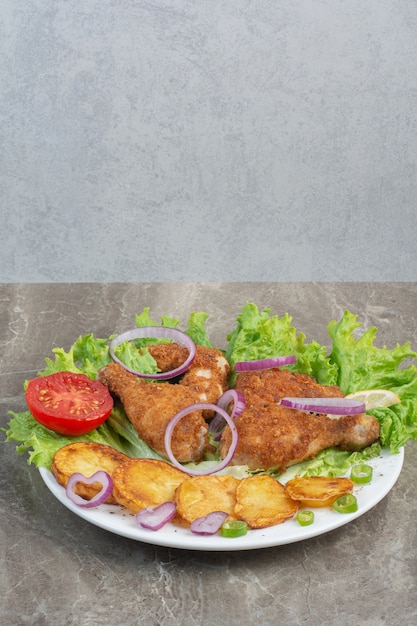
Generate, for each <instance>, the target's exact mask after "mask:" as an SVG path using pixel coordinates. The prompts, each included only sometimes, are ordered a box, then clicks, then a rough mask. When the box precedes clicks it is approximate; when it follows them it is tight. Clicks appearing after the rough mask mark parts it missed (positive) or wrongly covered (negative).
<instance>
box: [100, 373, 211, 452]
mask: <svg viewBox="0 0 417 626" xmlns="http://www.w3.org/2000/svg"><path fill="white" fill-rule="evenodd" d="M99 380H100V381H101V382H102V383H103V384H104V385H106V386H107V387H108V389H109V391H110V393H112V394H114V395H116V396H118V397H119V398H120V400H121V402H122V404H123V407H124V409H125V412H126V415H127V417H128V419H129V421H130V422H131V423H132V424H133V426H134V428H135V430H136V431H137V433H138V435H139V436H140V437H141V439H143V440H144V441H145V442H146V443H147V444H148V445H149V446H150V447H151V448H153V449H154V450H155V451H156V452H158V454H160V455H161V456H164V457H166V456H167V455H166V450H165V444H164V436H165V430H166V427H167V425H168V423H169V421H170V420H171V419H172V418H173V417H174V415H175V414H176V413H178V411H180V410H181V409H183V408H185V407H187V406H189V405H190V404H195V403H197V402H199V399H198V395H197V394H196V392H195V391H193V390H192V389H189V388H188V387H186V386H184V385H177V384H170V383H167V382H164V383H153V382H145V381H144V380H143V379H139V378H137V376H135V375H134V374H131V373H130V372H128V371H127V370H126V369H125V368H124V367H123V366H121V365H119V364H118V363H110V364H109V365H106V367H104V368H103V369H102V370H100V372H99ZM207 431H208V427H207V423H206V421H205V420H204V418H203V416H202V412H201V411H194V412H193V413H190V414H189V415H186V416H185V417H184V418H183V419H182V420H180V422H179V423H178V424H177V426H176V427H175V429H174V432H173V434H172V439H171V448H172V452H173V454H174V456H175V457H176V459H177V460H178V461H179V462H181V463H186V462H190V461H199V460H200V459H201V458H202V456H203V454H204V451H205V449H206V447H207V444H208V437H207Z"/></svg>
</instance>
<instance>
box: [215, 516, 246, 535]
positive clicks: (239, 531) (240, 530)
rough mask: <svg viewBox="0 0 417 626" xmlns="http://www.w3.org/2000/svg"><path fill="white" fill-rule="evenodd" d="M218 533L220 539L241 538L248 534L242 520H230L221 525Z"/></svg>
mask: <svg viewBox="0 0 417 626" xmlns="http://www.w3.org/2000/svg"><path fill="white" fill-rule="evenodd" d="M220 532H221V535H222V537H231V538H233V539H234V538H235V537H243V535H246V533H247V532H248V525H247V523H246V522H243V521H242V520H230V522H224V523H223V524H222V527H221V531H220Z"/></svg>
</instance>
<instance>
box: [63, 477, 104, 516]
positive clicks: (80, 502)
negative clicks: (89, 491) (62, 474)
mask: <svg viewBox="0 0 417 626" xmlns="http://www.w3.org/2000/svg"><path fill="white" fill-rule="evenodd" d="M77 483H85V484H86V485H92V484H93V483H101V484H102V488H101V490H100V491H99V492H98V493H97V494H96V495H95V496H94V497H93V498H91V500H85V499H84V498H82V497H81V496H79V495H78V494H77V493H75V492H74V487H75V485H76V484H77ZM112 491H113V480H112V477H111V476H110V474H108V473H107V472H105V471H104V470H99V471H98V472H95V474H93V475H92V476H90V477H89V478H87V476H84V474H81V473H80V472H74V474H71V476H70V477H69V479H68V483H67V486H66V490H65V493H66V495H67V497H68V498H69V499H70V500H71V502H73V503H74V504H76V505H77V506H81V507H83V508H84V509H89V508H93V507H95V506H100V504H104V502H105V501H106V500H107V498H108V497H109V496H110V495H111V493H112Z"/></svg>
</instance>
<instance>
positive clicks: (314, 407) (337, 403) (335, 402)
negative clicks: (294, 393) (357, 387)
mask: <svg viewBox="0 0 417 626" xmlns="http://www.w3.org/2000/svg"><path fill="white" fill-rule="evenodd" d="M281 405H282V406H286V407H289V408H291V409H298V410H300V411H314V413H329V414H330V415H357V414H359V413H363V412H364V411H365V404H364V403H363V402H358V401H357V400H353V399H349V398H282V400H281Z"/></svg>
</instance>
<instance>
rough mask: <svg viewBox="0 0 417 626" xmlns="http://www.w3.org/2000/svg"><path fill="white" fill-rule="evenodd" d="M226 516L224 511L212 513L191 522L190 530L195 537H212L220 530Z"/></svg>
mask: <svg viewBox="0 0 417 626" xmlns="http://www.w3.org/2000/svg"><path fill="white" fill-rule="evenodd" d="M228 515H229V514H228V513H225V512H224V511H212V512H211V513H209V514H208V515H205V516H204V517H199V518H198V519H195V520H194V521H193V522H191V524H190V530H191V532H192V533H195V534H197V535H214V534H215V533H217V531H218V530H219V529H220V528H221V525H222V524H223V522H224V521H225V520H226V519H227V518H228Z"/></svg>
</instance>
